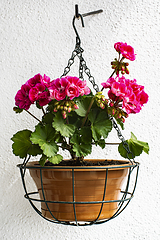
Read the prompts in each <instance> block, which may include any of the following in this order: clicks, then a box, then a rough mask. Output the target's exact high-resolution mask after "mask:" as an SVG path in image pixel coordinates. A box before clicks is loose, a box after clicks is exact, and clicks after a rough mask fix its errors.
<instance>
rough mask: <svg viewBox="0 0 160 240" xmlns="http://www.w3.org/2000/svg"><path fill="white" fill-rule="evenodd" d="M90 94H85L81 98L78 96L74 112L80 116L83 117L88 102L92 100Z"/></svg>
mask: <svg viewBox="0 0 160 240" xmlns="http://www.w3.org/2000/svg"><path fill="white" fill-rule="evenodd" d="M92 98H93V97H92V96H86V97H83V98H79V99H78V100H77V105H78V107H79V108H78V109H76V111H75V112H76V113H77V114H78V115H79V116H81V117H85V115H86V112H87V110H88V107H89V104H90V102H91V100H92Z"/></svg>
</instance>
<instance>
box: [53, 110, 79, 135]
mask: <svg viewBox="0 0 160 240" xmlns="http://www.w3.org/2000/svg"><path fill="white" fill-rule="evenodd" d="M52 126H53V127H54V128H55V129H56V131H58V132H60V134H61V135H62V136H63V137H71V136H72V135H73V133H74V131H75V126H74V125H71V124H66V123H65V120H64V119H63V117H62V115H61V113H60V112H58V113H57V114H56V116H55V118H54V121H53V123H52Z"/></svg>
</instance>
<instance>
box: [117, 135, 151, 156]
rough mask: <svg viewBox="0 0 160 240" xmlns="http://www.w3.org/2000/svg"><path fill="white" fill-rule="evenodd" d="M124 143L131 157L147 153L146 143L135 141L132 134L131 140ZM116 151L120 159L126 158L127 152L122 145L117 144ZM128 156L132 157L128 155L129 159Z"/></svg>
mask: <svg viewBox="0 0 160 240" xmlns="http://www.w3.org/2000/svg"><path fill="white" fill-rule="evenodd" d="M126 142H127V143H128V146H129V149H130V151H131V152H132V153H133V157H135V156H139V155H140V154H141V153H142V152H143V151H144V152H145V153H147V154H148V153H149V146H148V143H146V142H142V141H139V140H137V138H136V136H135V135H134V134H133V133H131V138H130V139H129V140H126ZM118 151H119V153H120V155H121V156H122V157H124V158H127V151H126V149H125V148H124V147H123V143H120V144H119V147H118ZM130 156H132V155H131V154H129V157H130Z"/></svg>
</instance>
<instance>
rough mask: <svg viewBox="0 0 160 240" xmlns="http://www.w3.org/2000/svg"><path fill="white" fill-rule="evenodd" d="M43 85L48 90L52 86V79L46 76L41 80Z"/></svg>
mask: <svg viewBox="0 0 160 240" xmlns="http://www.w3.org/2000/svg"><path fill="white" fill-rule="evenodd" d="M41 83H42V84H44V85H45V86H46V87H47V88H48V87H49V86H50V77H48V76H46V75H45V74H44V76H43V77H42V78H41Z"/></svg>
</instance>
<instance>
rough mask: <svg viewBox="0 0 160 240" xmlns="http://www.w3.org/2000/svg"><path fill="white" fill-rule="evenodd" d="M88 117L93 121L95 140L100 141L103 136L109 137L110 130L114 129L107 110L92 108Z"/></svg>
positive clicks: (92, 127)
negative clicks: (99, 110)
mask: <svg viewBox="0 0 160 240" xmlns="http://www.w3.org/2000/svg"><path fill="white" fill-rule="evenodd" d="M88 118H89V120H90V121H91V123H92V124H91V130H92V135H93V138H94V140H95V141H98V140H100V138H101V137H103V138H107V136H108V134H109V132H110V131H111V130H112V122H111V120H109V119H108V114H107V113H106V112H105V111H101V112H98V111H97V110H95V109H92V110H91V111H90V113H89V115H88Z"/></svg>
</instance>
